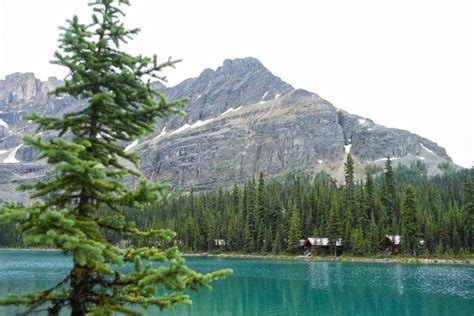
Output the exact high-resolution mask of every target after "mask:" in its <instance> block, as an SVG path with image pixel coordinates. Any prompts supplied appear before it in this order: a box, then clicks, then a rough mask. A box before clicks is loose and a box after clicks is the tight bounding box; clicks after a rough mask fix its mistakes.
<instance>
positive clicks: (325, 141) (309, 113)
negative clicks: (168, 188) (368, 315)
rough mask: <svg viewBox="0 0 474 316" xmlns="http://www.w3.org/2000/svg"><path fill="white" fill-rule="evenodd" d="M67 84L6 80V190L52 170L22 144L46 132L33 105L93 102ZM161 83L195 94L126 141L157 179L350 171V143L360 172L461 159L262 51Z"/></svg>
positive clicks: (45, 110)
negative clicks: (286, 73)
mask: <svg viewBox="0 0 474 316" xmlns="http://www.w3.org/2000/svg"><path fill="white" fill-rule="evenodd" d="M61 84H62V82H61V81H60V80H58V79H56V78H54V77H51V78H49V79H48V80H47V81H45V82H42V81H40V80H38V79H36V78H35V77H34V75H33V74H32V73H23V74H21V73H16V74H12V75H9V76H7V77H6V78H5V80H0V191H1V193H0V198H2V197H3V198H6V197H8V198H9V199H11V198H12V197H14V198H15V199H19V200H24V199H25V195H19V194H18V193H15V191H14V187H15V186H16V185H17V184H18V183H22V182H25V181H31V179H32V178H38V177H44V176H47V173H48V169H47V168H45V166H44V164H42V163H41V162H34V161H33V160H34V157H35V153H34V152H33V150H32V149H31V148H28V147H27V146H24V145H22V143H21V137H22V136H24V135H37V134H36V132H35V126H34V125H33V124H32V123H30V122H26V121H23V120H22V119H21V117H22V116H23V115H24V114H26V113H30V112H37V113H39V114H45V115H46V114H47V115H55V116H58V115H63V114H64V113H67V112H70V111H74V110H77V109H79V108H80V107H81V106H83V105H84V102H81V101H77V100H75V99H73V98H70V97H68V96H61V97H54V96H50V95H48V91H49V90H51V89H52V88H54V87H57V86H58V85H61ZM152 86H153V88H154V89H156V90H158V91H160V92H162V93H163V94H164V95H166V96H167V97H168V98H169V99H179V98H189V103H188V104H187V106H186V109H185V111H186V115H185V116H181V117H176V116H174V117H170V118H165V119H162V120H161V121H159V122H158V123H157V132H156V134H154V135H150V136H147V137H145V138H142V139H138V140H136V141H134V142H133V143H131V144H126V145H127V150H128V151H135V152H137V153H139V154H140V155H141V157H142V165H141V168H142V170H143V172H144V174H145V175H146V176H147V177H148V178H149V179H151V180H158V181H160V182H168V183H170V184H172V185H173V186H175V187H178V188H181V189H184V190H187V189H190V188H192V187H193V188H195V189H196V190H214V189H217V188H221V187H226V186H231V185H232V184H234V183H240V182H242V181H245V180H246V179H248V178H249V177H252V176H254V175H256V174H258V173H260V172H263V173H264V174H265V175H270V176H276V175H283V174H286V173H288V172H292V171H298V170H303V171H320V170H325V171H327V172H329V173H330V174H332V175H333V176H334V177H335V178H336V179H338V180H341V179H342V177H343V164H344V161H345V157H346V156H347V153H348V152H350V153H351V154H352V155H353V157H354V158H355V160H356V162H357V166H358V169H359V172H360V173H362V172H361V171H362V170H363V167H364V166H366V165H371V164H373V165H383V164H384V162H385V160H386V157H387V156H390V157H392V159H393V160H394V163H395V164H397V163H398V162H400V163H402V164H410V163H412V162H415V161H423V162H425V163H426V164H427V166H428V172H429V174H430V175H433V174H436V173H439V172H441V171H440V169H439V168H438V165H439V163H452V160H451V158H450V157H449V156H448V155H447V153H446V150H445V149H444V148H442V147H440V146H438V145H437V144H436V143H434V142H433V141H431V140H428V139H426V138H423V137H421V136H419V135H416V134H413V133H410V132H408V131H405V130H400V129H394V128H386V127H384V126H381V125H378V124H376V123H374V122H373V121H372V120H370V119H369V118H365V117H360V116H357V115H353V114H350V113H348V112H346V111H344V110H342V109H338V108H336V107H335V106H333V105H332V104H331V103H330V102H328V101H326V100H325V99H323V98H321V97H320V96H318V95H317V94H315V93H312V92H309V91H306V90H302V89H294V88H293V87H292V86H291V85H289V84H288V83H286V82H284V81H283V80H281V79H280V78H279V77H277V76H275V75H273V74H272V73H271V72H270V71H269V70H268V69H266V68H265V67H264V66H263V65H262V63H261V62H260V61H259V60H257V59H255V58H242V59H233V60H225V61H224V63H223V65H222V66H220V67H219V68H217V69H216V70H212V69H206V70H204V71H203V72H202V73H201V74H200V75H199V76H198V77H197V78H190V79H187V80H185V81H183V82H182V83H180V84H178V85H176V86H173V87H166V86H164V85H163V84H161V83H160V82H154V83H152ZM39 136H43V137H49V135H39Z"/></svg>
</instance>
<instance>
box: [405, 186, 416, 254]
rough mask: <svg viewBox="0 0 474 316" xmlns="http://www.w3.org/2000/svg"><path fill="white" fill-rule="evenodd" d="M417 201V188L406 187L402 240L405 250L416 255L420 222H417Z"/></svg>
mask: <svg viewBox="0 0 474 316" xmlns="http://www.w3.org/2000/svg"><path fill="white" fill-rule="evenodd" d="M417 208H418V206H417V201H416V196H415V190H414V189H413V187H412V186H408V187H407V188H406V189H405V192H404V195H403V201H402V209H401V217H402V218H401V222H402V235H401V236H402V242H403V246H404V247H403V248H404V250H405V252H408V253H410V252H411V253H413V255H416V246H417V244H418V239H417V235H418V223H417V217H416V212H417Z"/></svg>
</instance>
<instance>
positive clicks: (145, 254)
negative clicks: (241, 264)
mask: <svg viewBox="0 0 474 316" xmlns="http://www.w3.org/2000/svg"><path fill="white" fill-rule="evenodd" d="M114 2H117V4H115V3H114ZM91 5H92V7H93V12H94V13H93V15H92V22H91V23H88V24H82V23H80V22H79V19H78V18H77V17H76V16H74V17H73V18H72V19H71V20H70V21H68V22H69V25H68V26H67V27H65V28H63V29H62V31H63V33H62V35H61V39H60V46H59V51H58V52H56V54H55V60H54V61H53V62H54V63H56V64H59V65H62V66H65V67H66V68H68V70H69V75H68V77H67V78H66V79H65V81H64V85H63V86H61V87H59V88H57V89H56V90H55V91H54V92H53V93H54V94H55V95H61V94H68V95H69V96H71V97H73V98H76V99H81V100H85V101H87V104H86V106H85V107H84V108H82V109H81V110H78V111H77V112H74V113H69V114H67V115H65V116H63V117H60V118H57V117H42V116H40V115H36V114H32V115H29V116H27V117H26V119H28V120H31V121H33V122H35V123H36V124H38V126H39V127H38V130H39V131H46V132H51V133H56V135H57V137H55V138H52V139H51V140H48V141H43V140H42V139H40V138H31V137H25V139H24V141H25V143H27V144H29V145H31V146H32V147H34V148H35V149H36V150H38V151H39V152H40V156H39V159H45V160H47V162H48V163H49V164H50V165H51V166H52V168H53V170H54V176H53V177H51V178H48V179H45V180H42V181H39V182H37V183H34V184H31V185H25V186H23V189H28V190H31V192H32V193H31V198H32V199H35V202H34V203H33V204H32V205H31V206H21V205H13V204H8V205H7V206H6V207H4V210H3V211H2V213H1V215H0V221H5V222H16V223H17V227H18V228H19V230H20V231H21V232H22V233H23V235H24V240H25V242H27V243H42V244H47V245H49V246H50V247H53V248H58V249H61V250H62V251H63V252H64V253H66V254H70V255H71V258H72V261H73V267H72V270H71V271H70V273H69V274H68V275H67V276H66V277H65V278H64V280H63V281H61V282H60V283H58V284H57V285H56V286H54V287H52V288H50V289H47V290H44V291H38V292H34V293H27V294H20V295H10V296H8V297H6V298H4V299H2V300H1V303H2V304H16V305H23V306H26V307H27V313H29V312H33V311H35V310H37V309H38V308H45V306H46V308H47V310H48V314H49V315H58V314H59V313H60V311H61V310H62V309H63V308H64V307H66V306H68V307H69V308H70V309H71V315H85V314H90V315H112V313H123V314H137V312H136V311H134V310H133V309H131V308H132V306H133V305H135V304H138V305H141V306H142V307H145V308H147V307H149V306H153V305H154V306H158V307H159V308H160V309H165V308H172V307H173V306H174V305H176V304H180V303H189V302H190V300H189V297H188V296H187V295H185V294H184V290H185V289H186V288H191V289H195V288H197V287H199V286H205V287H207V286H209V285H208V283H209V281H212V280H215V279H218V278H221V277H223V276H225V275H227V274H228V273H229V272H230V271H227V270H225V271H219V272H215V273H210V274H206V275H201V274H198V273H195V272H193V271H191V270H189V269H188V268H187V267H186V265H185V262H184V259H183V258H182V257H180V255H179V253H178V250H177V248H175V247H171V248H168V247H166V245H167V244H169V243H170V242H171V241H172V240H173V238H174V233H173V232H171V231H169V230H166V229H149V230H140V229H138V228H137V227H136V226H135V224H134V223H133V222H130V221H127V220H126V219H125V217H124V216H123V214H122V210H124V209H130V210H133V212H140V211H141V210H143V208H144V206H146V205H150V204H152V203H155V201H157V199H158V198H159V197H160V196H162V195H163V193H164V191H165V189H166V188H167V187H168V186H166V185H160V184H151V183H148V182H146V181H145V180H144V178H143V176H142V174H141V173H140V172H139V171H138V163H139V158H138V156H136V155H135V154H132V153H129V152H126V151H125V149H124V147H123V145H122V144H123V143H126V142H131V141H134V140H136V139H138V138H139V137H141V136H143V135H144V134H145V133H147V132H152V131H153V130H154V128H155V125H156V120H157V118H160V117H164V116H165V115H168V114H171V113H179V112H180V110H179V107H180V106H181V105H183V104H184V101H183V100H180V101H176V102H168V101H167V100H166V99H165V98H164V96H162V95H160V94H158V93H156V92H155V91H153V90H152V88H151V87H150V85H149V84H147V83H145V82H143V80H142V78H145V77H148V78H156V79H158V80H163V79H164V77H162V76H160V74H159V72H160V71H161V70H162V69H164V68H166V67H169V66H173V65H174V64H175V61H173V60H168V61H167V62H165V63H158V62H157V58H156V56H154V57H153V58H148V57H143V56H132V55H129V54H127V53H125V52H122V51H120V45H121V44H123V43H126V41H127V40H129V39H131V38H132V37H133V36H134V35H135V34H137V33H138V31H139V29H126V28H125V27H124V25H123V23H122V22H121V21H120V17H121V16H123V15H124V14H123V12H122V11H121V8H120V7H121V6H122V5H128V0H118V1H113V0H96V1H94V2H93V3H91ZM157 97H158V99H157ZM127 161H128V162H127ZM130 166H133V167H130ZM126 177H132V178H133V177H134V178H135V179H137V180H138V181H136V182H139V185H138V186H137V188H129V187H127V186H125V184H124V179H125V178H126ZM108 231H111V232H114V233H116V234H118V235H120V236H123V238H134V239H137V240H139V239H142V240H143V239H145V240H148V241H151V240H153V243H152V244H153V246H148V247H146V246H144V247H141V248H133V247H130V248H127V249H119V248H118V247H117V246H115V245H114V244H112V243H110V242H109V241H108V240H107V239H106V238H105V235H104V234H105V233H106V232H108ZM128 263H130V264H131V265H132V266H133V267H134V268H133V270H132V271H131V272H130V273H127V272H125V271H124V269H121V268H120V267H122V266H124V265H125V264H128ZM154 263H169V264H165V265H163V264H160V265H159V266H158V265H157V264H154ZM158 294H159V295H160V296H159V295H158Z"/></svg>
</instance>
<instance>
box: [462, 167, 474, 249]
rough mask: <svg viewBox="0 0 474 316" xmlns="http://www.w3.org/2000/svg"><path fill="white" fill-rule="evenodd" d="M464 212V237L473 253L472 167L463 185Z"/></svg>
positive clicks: (473, 190) (473, 207)
mask: <svg viewBox="0 0 474 316" xmlns="http://www.w3.org/2000/svg"><path fill="white" fill-rule="evenodd" d="M464 195H465V199H464V210H465V212H466V213H467V214H466V216H467V221H466V223H465V225H466V230H467V232H466V235H467V244H468V247H469V249H470V251H471V252H474V167H471V169H470V170H469V174H468V175H467V177H466V181H465V185H464Z"/></svg>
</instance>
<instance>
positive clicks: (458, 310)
mask: <svg viewBox="0 0 474 316" xmlns="http://www.w3.org/2000/svg"><path fill="white" fill-rule="evenodd" d="M13 259H14V260H12V261H9V262H7V263H5V260H3V261H2V253H1V252H0V295H2V294H6V293H9V292H13V291H18V290H31V289H35V288H45V287H46V286H49V285H52V284H54V282H56V281H59V280H61V273H65V271H67V269H68V265H69V261H68V260H65V259H64V258H61V257H59V255H58V254H56V255H54V256H46V257H44V256H42V257H41V258H39V257H34V256H31V255H29V256H26V257H21V256H20V257H16V255H15V258H13ZM22 260H23V261H22ZM25 260H26V261H37V262H39V264H38V266H37V267H36V268H35V269H34V271H31V267H27V268H25V267H26V264H27V262H25ZM188 263H189V265H190V266H191V268H193V269H195V270H197V271H201V272H207V271H211V270H215V269H220V268H227V267H231V268H233V269H234V275H233V276H231V277H229V278H228V279H226V280H223V281H220V282H216V283H215V284H214V290H213V291H212V292H210V291H202V292H197V293H191V297H192V299H193V301H194V304H193V306H192V307H189V306H180V307H178V308H177V310H176V311H174V312H166V313H164V315H285V314H286V315H335V314H338V315H440V314H448V313H451V314H453V311H455V313H454V314H456V315H472V312H473V310H474V303H473V302H474V288H473V284H474V268H472V267H469V266H417V265H393V264H361V263H334V262H300V261H271V260H245V259H213V258H189V259H188ZM41 267H46V268H41ZM5 311H6V310H5V309H2V307H0V315H7V314H6V313H5ZM9 311H11V310H9ZM148 313H149V314H150V315H155V314H157V313H158V311H157V310H150V311H148Z"/></svg>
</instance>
